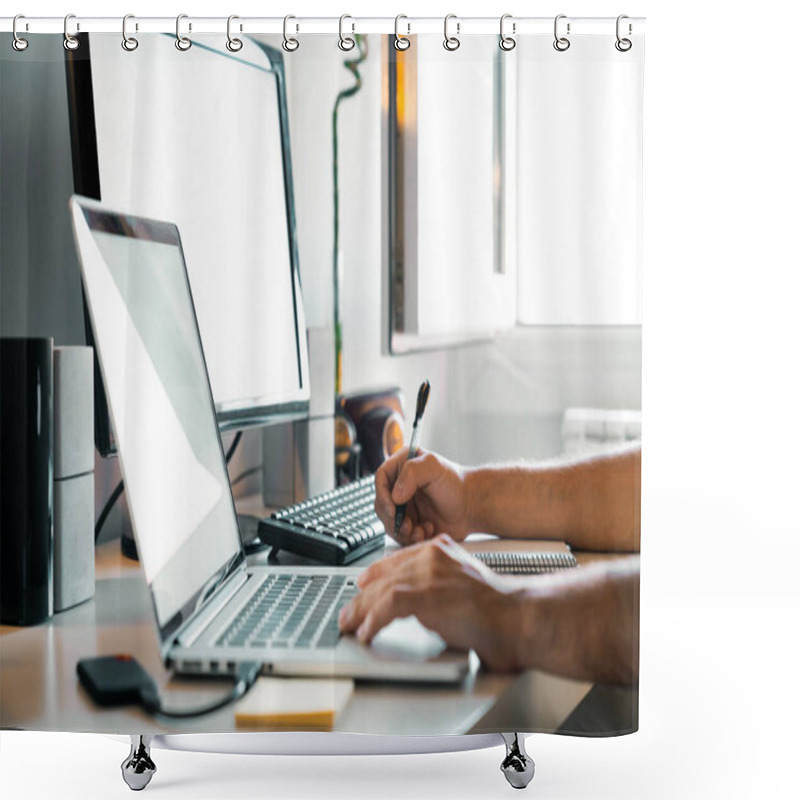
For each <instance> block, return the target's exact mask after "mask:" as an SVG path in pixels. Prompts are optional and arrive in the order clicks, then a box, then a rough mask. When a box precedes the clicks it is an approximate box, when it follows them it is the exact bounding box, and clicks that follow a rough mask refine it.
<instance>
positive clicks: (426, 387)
mask: <svg viewBox="0 0 800 800" xmlns="http://www.w3.org/2000/svg"><path fill="white" fill-rule="evenodd" d="M430 393H431V385H430V383H429V382H428V381H422V383H421V384H420V387H419V392H417V411H416V414H415V415H414V429H413V430H412V432H411V444H409V446H408V460H409V461H410V460H411V459H412V458H416V457H417V450H418V449H419V439H420V435H421V431H422V415H423V414H424V413H425V406H427V405H428V395H429V394H430ZM405 518H406V504H405V503H403V504H402V505H399V506H397V508H396V510H395V517H394V535H395V538H397V534H398V533H399V532H400V526H401V525H402V524H403V520H404V519H405Z"/></svg>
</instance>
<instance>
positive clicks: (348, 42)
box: [339, 14, 356, 52]
mask: <svg viewBox="0 0 800 800" xmlns="http://www.w3.org/2000/svg"><path fill="white" fill-rule="evenodd" d="M346 19H353V18H352V17H351V16H350V15H349V14H342V16H341V17H339V49H340V50H344V51H345V52H347V51H348V50H352V49H353V48H354V47H355V46H356V40H355V39H354V38H353V37H352V36H345V35H344V21H345V20H346ZM351 28H352V31H353V33H355V30H356V26H355V23H351Z"/></svg>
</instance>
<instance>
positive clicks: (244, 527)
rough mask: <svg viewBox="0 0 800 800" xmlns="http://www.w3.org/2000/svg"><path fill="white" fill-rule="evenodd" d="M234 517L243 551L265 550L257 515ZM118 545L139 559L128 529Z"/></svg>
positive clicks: (129, 556)
mask: <svg viewBox="0 0 800 800" xmlns="http://www.w3.org/2000/svg"><path fill="white" fill-rule="evenodd" d="M236 519H237V520H238V522H239V535H240V536H241V537H242V544H243V545H244V551H245V553H246V554H247V555H248V556H249V555H252V554H253V553H260V552H262V551H263V550H266V549H267V548H268V547H269V545H268V544H264V543H263V542H261V541H260V540H259V538H258V517H256V516H254V515H253V514H237V515H236ZM120 547H121V549H122V555H124V556H125V557H126V558H130V559H132V560H133V561H138V560H139V553H138V551H137V550H136V540H135V539H134V538H133V534H132V533H131V532H130V531H127V530H126V531H123V532H122V538H121V540H120Z"/></svg>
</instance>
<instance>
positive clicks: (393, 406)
mask: <svg viewBox="0 0 800 800" xmlns="http://www.w3.org/2000/svg"><path fill="white" fill-rule="evenodd" d="M337 406H338V413H339V417H337V420H341V421H340V422H339V425H338V429H337V464H339V461H341V462H342V463H341V465H340V466H341V467H342V469H343V470H345V469H346V467H347V464H346V463H345V462H344V459H343V456H344V454H345V453H346V452H347V451H348V448H350V450H351V452H353V453H355V454H357V455H360V459H359V463H360V467H359V469H358V470H357V471H358V472H359V473H360V474H361V475H370V474H372V473H374V472H375V471H376V470H377V469H378V467H380V465H381V464H383V462H384V461H385V460H386V459H387V458H388V457H389V456H391V455H393V454H394V453H396V452H397V451H398V450H400V449H401V448H402V447H403V424H404V419H405V417H404V414H403V394H402V392H401V391H400V389H399V388H398V387H396V386H392V387H389V388H386V389H371V390H368V391H364V392H358V393H357V394H347V395H340V396H339V397H338V398H337ZM352 430H355V440H354V441H352V442H350V441H349V439H350V438H351V436H352V434H351V431H352ZM356 445H357V449H356Z"/></svg>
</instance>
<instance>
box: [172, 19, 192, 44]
mask: <svg viewBox="0 0 800 800" xmlns="http://www.w3.org/2000/svg"><path fill="white" fill-rule="evenodd" d="M188 16H189V15H188V14H178V16H177V17H176V18H175V47H177V48H178V50H181V51H186V50H188V49H189V48H190V47H191V46H192V40H191V39H190V38H189V37H188V36H182V35H181V20H182V19H187V18H188ZM191 29H192V25H191V23H190V24H189V30H191Z"/></svg>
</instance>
